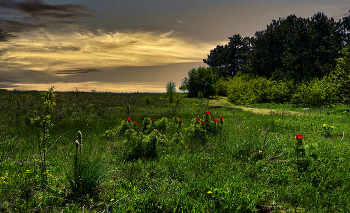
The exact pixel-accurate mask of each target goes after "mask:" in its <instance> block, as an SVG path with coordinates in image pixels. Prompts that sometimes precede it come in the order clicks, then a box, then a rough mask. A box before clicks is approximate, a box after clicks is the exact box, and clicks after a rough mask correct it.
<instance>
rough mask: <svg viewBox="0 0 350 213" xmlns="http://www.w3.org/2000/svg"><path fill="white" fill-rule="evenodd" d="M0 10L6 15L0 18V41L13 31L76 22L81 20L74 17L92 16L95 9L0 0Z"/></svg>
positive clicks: (42, 2)
mask: <svg viewBox="0 0 350 213" xmlns="http://www.w3.org/2000/svg"><path fill="white" fill-rule="evenodd" d="M0 12H1V13H2V14H5V15H6V17H7V18H5V19H4V18H3V19H0V42H3V41H7V40H8V39H10V38H11V37H14V36H13V35H12V34H11V33H13V32H22V31H26V30H30V29H36V28H41V27H49V26H56V25H63V24H77V23H81V22H80V21H78V20H76V18H83V17H94V16H95V14H96V11H94V10H90V9H88V8H87V7H85V6H82V5H77V4H56V5H51V4H47V3H45V2H44V1H43V0H25V1H17V0H0ZM18 12H19V13H20V15H18ZM25 14H28V15H29V17H28V16H24V15H25ZM11 15H12V16H11ZM13 17H16V18H13Z"/></svg>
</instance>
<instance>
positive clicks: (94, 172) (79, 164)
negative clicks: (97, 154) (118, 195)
mask: <svg viewBox="0 0 350 213" xmlns="http://www.w3.org/2000/svg"><path fill="white" fill-rule="evenodd" d="M82 144H83V140H82V133H81V132H80V131H79V132H78V140H76V141H75V147H76V152H75V156H74V167H73V171H71V172H70V173H69V174H68V180H69V190H70V197H73V198H83V197H85V196H87V195H89V196H94V195H96V194H97V193H98V189H99V186H100V184H101V180H102V178H103V177H104V176H105V174H106V168H105V166H104V163H103V161H101V160H100V159H99V158H96V159H89V158H88V157H85V156H83V153H82V152H81V149H82ZM78 150H79V152H78Z"/></svg>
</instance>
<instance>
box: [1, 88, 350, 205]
mask: <svg viewBox="0 0 350 213" xmlns="http://www.w3.org/2000/svg"><path fill="white" fill-rule="evenodd" d="M50 94H51V95H52V93H49V92H45V93H43V94H42V93H41V92H20V91H17V92H16V91H12V92H10V91H4V90H0V209H1V212H349V211H350V206H349V205H348V204H349V203H350V192H349V191H350V190H349V187H350V179H349V177H350V172H349V167H350V161H349V157H348V156H349V154H350V146H349V143H350V125H349V121H350V115H349V112H350V109H348V107H347V106H343V105H339V106H336V107H334V108H330V109H312V108H310V109H303V108H297V107H294V106H291V105H288V104H285V105H282V104H278V105H277V104H255V105H251V106H249V107H247V106H235V105H233V104H231V103H229V102H228V101H227V99H226V98H223V97H219V98H217V99H210V100H208V99H194V98H193V99H189V98H187V97H186V96H185V94H177V97H176V101H174V103H169V99H168V97H167V96H166V94H159V93H131V94H120V93H80V92H79V93H77V92H68V93H58V92H57V93H56V92H53V94H54V95H55V97H54V98H52V96H50ZM54 102H55V104H53V103H54ZM78 131H80V132H81V137H80V138H79V137H78ZM79 134H80V133H79ZM296 136H297V138H299V139H296Z"/></svg>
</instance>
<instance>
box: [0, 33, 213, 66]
mask: <svg viewBox="0 0 350 213" xmlns="http://www.w3.org/2000/svg"><path fill="white" fill-rule="evenodd" d="M214 47H215V44H214V43H210V44H209V43H193V42H191V43H189V42H187V41H186V40H184V39H182V38H180V37H176V36H175V35H174V33H173V32H168V33H157V32H141V31H140V32H104V31H102V30H97V31H96V32H95V33H93V32H89V31H86V32H65V33H62V32H61V33H57V32H49V31H45V30H37V31H31V32H27V33H26V34H21V35H20V36H18V37H17V38H14V39H11V41H9V42H2V43H0V48H1V49H2V50H3V52H2V56H1V57H0V63H1V64H2V70H13V69H27V70H37V71H40V70H43V71H53V72H55V71H62V70H70V69H89V68H91V67H93V68H95V67H100V68H105V67H120V66H157V65H163V64H171V63H186V62H200V61H201V60H202V59H203V58H205V57H206V54H207V53H208V52H210V50H211V49H212V48H214Z"/></svg>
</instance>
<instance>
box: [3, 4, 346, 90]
mask: <svg viewBox="0 0 350 213" xmlns="http://www.w3.org/2000/svg"><path fill="white" fill-rule="evenodd" d="M349 9H350V3H349V1H348V0H334V1H332V2H329V1H327V0H318V1H316V0H303V1H287V0H282V1H275V0H272V1H264V2H261V1H254V0H249V1H211V0H202V1H194V0H186V1H185V0H176V1H175V0H170V1H153V0H150V1H141V0H135V1H113V0H103V1H100V0H84V1H81V0H60V1H56V0H0V89H9V90H10V89H13V88H14V87H17V86H18V89H20V90H46V89H47V88H49V87H50V86H55V88H57V90H58V91H75V90H76V87H77V88H78V89H79V90H80V91H91V90H93V89H95V90H96V91H109V92H137V91H139V92H164V91H165V85H166V83H167V82H169V81H173V82H175V83H176V86H177V87H178V86H180V85H181V81H182V79H183V78H184V77H185V76H187V73H188V71H189V70H191V69H192V68H198V67H199V66H206V64H205V63H203V59H205V58H206V57H207V55H208V54H210V50H212V49H214V48H215V47H216V45H223V44H226V43H227V42H228V39H227V38H228V37H230V36H232V35H234V34H238V33H239V34H241V35H242V36H253V35H254V33H255V32H256V31H260V30H263V29H264V28H265V26H266V25H267V24H269V23H270V22H271V20H272V19H278V18H279V17H287V16H288V15H290V14H296V15H297V16H301V17H308V16H312V15H313V14H314V13H317V12H324V13H325V14H327V15H328V16H329V17H335V18H339V17H342V16H343V15H344V14H347V13H348V11H349Z"/></svg>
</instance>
